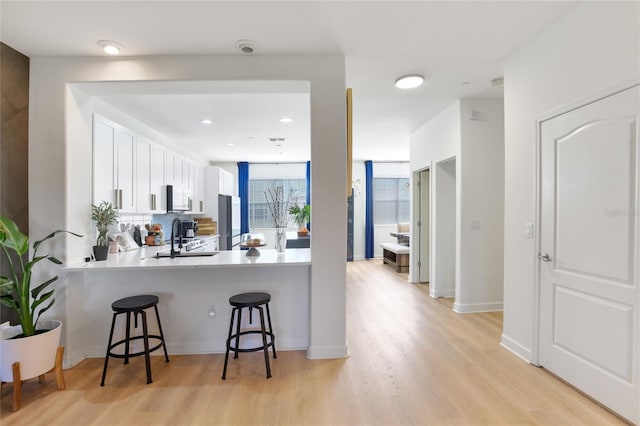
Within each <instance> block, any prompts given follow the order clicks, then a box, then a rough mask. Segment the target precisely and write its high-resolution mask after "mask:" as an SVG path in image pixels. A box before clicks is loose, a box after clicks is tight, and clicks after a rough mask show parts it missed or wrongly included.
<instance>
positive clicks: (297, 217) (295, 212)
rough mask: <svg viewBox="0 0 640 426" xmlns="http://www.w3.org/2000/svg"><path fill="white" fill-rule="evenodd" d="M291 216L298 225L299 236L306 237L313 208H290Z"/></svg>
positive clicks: (308, 206) (307, 206)
mask: <svg viewBox="0 0 640 426" xmlns="http://www.w3.org/2000/svg"><path fill="white" fill-rule="evenodd" d="M289 214H290V215H291V217H293V221H294V222H295V223H296V225H298V235H300V236H305V235H307V234H308V233H309V230H308V229H307V223H309V222H310V221H311V206H310V205H308V204H305V205H304V206H302V207H300V206H298V205H295V206H291V207H289Z"/></svg>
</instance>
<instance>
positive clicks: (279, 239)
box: [264, 186, 291, 253]
mask: <svg viewBox="0 0 640 426" xmlns="http://www.w3.org/2000/svg"><path fill="white" fill-rule="evenodd" d="M264 196H265V198H266V199H267V206H269V211H270V212H271V217H273V224H274V226H275V228H276V251H277V252H278V253H284V250H285V247H286V245H287V233H286V232H285V230H286V227H287V222H288V221H289V206H290V205H291V193H289V194H288V195H287V198H286V200H285V197H284V187H282V186H276V187H275V188H274V189H273V190H272V189H271V188H268V189H267V191H265V193H264Z"/></svg>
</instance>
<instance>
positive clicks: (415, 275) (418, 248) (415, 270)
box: [409, 164, 432, 283]
mask: <svg viewBox="0 0 640 426" xmlns="http://www.w3.org/2000/svg"><path fill="white" fill-rule="evenodd" d="M423 172H429V183H428V184H429V209H428V215H429V220H428V221H427V223H426V225H425V223H424V221H423V220H422V213H423V211H422V205H421V204H422V203H421V201H422V198H421V197H422V191H423V189H422V185H423V184H424V183H423V182H422V179H421V175H422V173H423ZM418 182H420V185H418ZM412 185H413V194H412V200H413V208H412V216H411V229H412V230H414V231H413V232H412V234H413V235H412V238H411V256H410V258H411V267H410V268H409V271H410V275H409V282H411V283H421V282H424V281H420V269H421V267H420V266H419V265H418V263H419V262H420V259H421V258H422V250H423V248H422V245H423V244H422V243H423V241H422V236H421V232H422V229H421V227H419V226H418V221H422V226H427V227H429V241H428V242H427V246H428V247H427V249H428V254H429V257H428V259H427V261H428V265H427V266H426V267H427V272H428V273H429V283H430V282H431V281H432V280H431V277H432V275H431V258H432V253H431V217H432V212H431V204H432V203H431V201H432V199H431V193H432V191H431V164H429V165H427V166H425V167H423V168H421V169H418V170H414V171H413V172H412Z"/></svg>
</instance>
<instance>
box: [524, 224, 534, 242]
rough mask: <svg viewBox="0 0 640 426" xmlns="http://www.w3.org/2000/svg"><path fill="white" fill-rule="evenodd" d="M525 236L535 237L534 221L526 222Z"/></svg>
mask: <svg viewBox="0 0 640 426" xmlns="http://www.w3.org/2000/svg"><path fill="white" fill-rule="evenodd" d="M524 236H525V238H529V239H531V238H533V223H525V224H524Z"/></svg>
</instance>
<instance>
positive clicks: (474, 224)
mask: <svg viewBox="0 0 640 426" xmlns="http://www.w3.org/2000/svg"><path fill="white" fill-rule="evenodd" d="M469 223H470V228H471V230H472V231H478V230H480V219H471V220H470V221H469Z"/></svg>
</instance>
